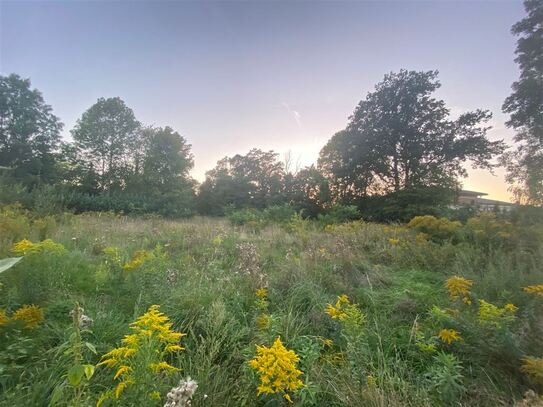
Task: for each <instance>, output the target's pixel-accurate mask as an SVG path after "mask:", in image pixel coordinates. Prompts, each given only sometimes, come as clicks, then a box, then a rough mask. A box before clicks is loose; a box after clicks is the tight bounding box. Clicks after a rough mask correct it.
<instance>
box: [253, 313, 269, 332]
mask: <svg viewBox="0 0 543 407" xmlns="http://www.w3.org/2000/svg"><path fill="white" fill-rule="evenodd" d="M270 320H271V318H270V316H269V315H268V314H260V315H259V316H258V317H257V318H256V326H257V327H258V329H260V330H261V331H264V330H265V329H268V327H269V326H270Z"/></svg>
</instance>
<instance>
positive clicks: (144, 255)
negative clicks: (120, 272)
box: [123, 250, 153, 271]
mask: <svg viewBox="0 0 543 407" xmlns="http://www.w3.org/2000/svg"><path fill="white" fill-rule="evenodd" d="M152 257H153V253H152V252H148V251H147V250H138V251H137V252H135V253H134V255H133V256H132V258H131V259H130V261H129V262H128V263H126V264H125V265H124V266H123V269H124V271H132V270H135V269H137V268H138V267H140V266H141V265H143V263H145V262H146V261H147V260H149V259H150V258H152Z"/></svg>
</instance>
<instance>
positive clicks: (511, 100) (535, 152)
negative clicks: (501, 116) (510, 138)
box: [503, 0, 543, 205]
mask: <svg viewBox="0 0 543 407" xmlns="http://www.w3.org/2000/svg"><path fill="white" fill-rule="evenodd" d="M524 7H525V9H526V12H527V14H528V15H527V16H526V17H525V18H524V19H522V20H521V21H519V22H518V23H516V24H515V25H514V26H513V28H512V30H511V31H512V32H513V34H515V35H518V36H519V37H520V38H519V39H518V42H517V49H516V55H517V57H516V59H515V61H516V62H517V63H518V65H519V68H520V78H519V80H518V81H516V82H514V83H513V86H512V89H513V93H512V94H511V95H510V96H509V97H508V98H507V99H506V100H505V102H504V104H503V111H504V112H505V113H509V114H510V119H509V121H508V122H507V125H508V126H509V127H511V128H513V129H515V130H516V135H515V141H516V142H517V143H519V144H518V146H517V147H516V149H515V150H514V151H510V152H508V153H507V154H506V155H505V157H504V160H503V162H504V164H505V165H506V168H507V171H508V174H507V180H508V181H509V182H510V183H511V184H512V188H511V189H512V191H513V192H514V193H515V195H516V198H517V200H518V201H522V202H526V203H531V204H536V205H543V2H541V1H540V0H525V1H524Z"/></svg>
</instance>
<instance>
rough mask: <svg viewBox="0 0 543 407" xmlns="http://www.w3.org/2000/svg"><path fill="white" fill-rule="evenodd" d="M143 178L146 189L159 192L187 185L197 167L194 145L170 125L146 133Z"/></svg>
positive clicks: (147, 130) (151, 129)
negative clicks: (193, 153) (192, 146)
mask: <svg viewBox="0 0 543 407" xmlns="http://www.w3.org/2000/svg"><path fill="white" fill-rule="evenodd" d="M144 139H145V151H144V153H143V181H144V185H145V188H150V189H151V191H152V192H154V193H157V194H160V193H166V192H169V191H172V190H178V189H183V188H185V187H186V186H187V185H188V184H191V182H190V181H189V171H190V170H191V169H192V167H193V166H194V157H193V155H192V153H191V152H190V147H191V145H190V144H188V143H187V141H186V140H185V139H184V138H183V137H181V136H180V135H179V133H177V132H176V131H173V129H171V128H170V127H165V128H148V129H146V131H145V132H144Z"/></svg>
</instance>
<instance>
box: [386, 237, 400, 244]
mask: <svg viewBox="0 0 543 407" xmlns="http://www.w3.org/2000/svg"><path fill="white" fill-rule="evenodd" d="M388 242H389V243H390V244H391V245H392V246H398V245H399V244H400V239H396V238H394V237H391V238H389V239H388Z"/></svg>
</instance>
